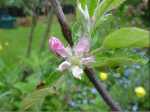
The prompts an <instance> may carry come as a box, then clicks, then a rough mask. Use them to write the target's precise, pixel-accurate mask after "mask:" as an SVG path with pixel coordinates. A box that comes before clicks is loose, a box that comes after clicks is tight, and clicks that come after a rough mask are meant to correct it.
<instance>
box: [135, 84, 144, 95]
mask: <svg viewBox="0 0 150 112" xmlns="http://www.w3.org/2000/svg"><path fill="white" fill-rule="evenodd" d="M134 91H135V94H136V96H137V97H144V96H145V95H146V91H145V89H144V88H143V87H142V86H139V87H136V88H135V90H134Z"/></svg>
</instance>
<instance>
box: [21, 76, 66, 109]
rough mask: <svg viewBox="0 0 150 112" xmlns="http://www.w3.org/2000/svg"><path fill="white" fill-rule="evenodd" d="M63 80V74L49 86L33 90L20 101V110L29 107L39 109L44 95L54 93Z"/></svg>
mask: <svg viewBox="0 0 150 112" xmlns="http://www.w3.org/2000/svg"><path fill="white" fill-rule="evenodd" d="M63 81H64V76H61V77H59V78H57V79H55V83H54V82H53V84H51V85H50V87H45V88H42V89H38V90H35V91H34V92H32V93H31V94H29V95H28V96H26V97H25V98H24V99H23V101H22V106H21V111H24V110H27V109H29V108H32V109H34V111H35V110H40V107H41V105H42V103H43V101H44V99H45V97H46V96H47V95H49V94H54V93H56V89H58V88H59V87H61V85H62V82H63Z"/></svg>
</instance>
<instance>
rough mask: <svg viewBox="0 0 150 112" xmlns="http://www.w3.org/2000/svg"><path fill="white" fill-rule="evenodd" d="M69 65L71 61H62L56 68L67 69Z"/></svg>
mask: <svg viewBox="0 0 150 112" xmlns="http://www.w3.org/2000/svg"><path fill="white" fill-rule="evenodd" d="M70 66H71V63H69V62H68V61H64V62H62V63H61V64H60V65H59V67H58V70H59V71H61V72H62V71H64V70H66V69H68V68H69V67H70Z"/></svg>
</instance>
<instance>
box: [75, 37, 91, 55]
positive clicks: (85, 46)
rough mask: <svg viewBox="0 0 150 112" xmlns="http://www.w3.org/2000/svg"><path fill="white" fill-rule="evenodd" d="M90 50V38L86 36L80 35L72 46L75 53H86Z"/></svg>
mask: <svg viewBox="0 0 150 112" xmlns="http://www.w3.org/2000/svg"><path fill="white" fill-rule="evenodd" d="M89 50H90V40H89V38H88V37H81V38H80V39H79V41H78V43H77V45H76V46H75V48H74V51H75V54H77V55H79V54H83V53H87V52H89Z"/></svg>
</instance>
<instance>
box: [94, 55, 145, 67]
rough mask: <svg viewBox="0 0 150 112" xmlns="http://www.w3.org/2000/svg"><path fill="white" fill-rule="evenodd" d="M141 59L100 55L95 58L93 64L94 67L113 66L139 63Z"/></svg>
mask: <svg viewBox="0 0 150 112" xmlns="http://www.w3.org/2000/svg"><path fill="white" fill-rule="evenodd" d="M141 61H142V60H134V59H132V58H129V57H112V58H108V57H101V58H98V59H97V60H96V63H94V64H93V66H94V67H105V66H109V67H114V66H122V65H129V64H133V63H141Z"/></svg>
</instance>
